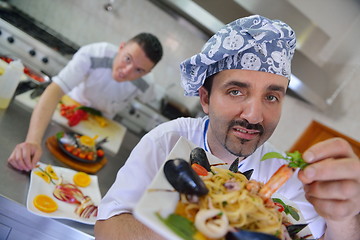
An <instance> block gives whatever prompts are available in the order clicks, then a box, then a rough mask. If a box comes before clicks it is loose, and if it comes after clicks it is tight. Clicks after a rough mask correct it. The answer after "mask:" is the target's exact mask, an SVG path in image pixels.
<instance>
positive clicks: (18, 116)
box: [0, 101, 139, 239]
mask: <svg viewBox="0 0 360 240" xmlns="http://www.w3.org/2000/svg"><path fill="white" fill-rule="evenodd" d="M30 117H31V110H29V108H27V107H24V106H23V105H21V104H20V103H17V102H15V101H12V102H11V103H10V105H9V107H8V108H7V109H5V110H0V133H1V137H0V157H1V166H0V182H1V184H0V195H1V196H2V197H5V198H3V199H8V200H11V201H14V203H18V204H15V206H25V207H26V198H27V193H28V188H29V183H30V174H29V173H26V172H20V171H17V170H15V169H13V168H12V167H11V166H10V165H9V164H8V163H7V159H8V157H9V155H10V154H11V152H12V150H13V148H14V147H15V146H16V144H18V143H20V142H22V141H23V140H24V139H25V137H26V133H27V129H28V124H29V122H30ZM63 130H66V129H65V128H64V127H62V126H60V125H59V124H56V123H54V122H52V123H51V124H50V125H49V127H48V128H47V130H46V133H45V136H44V139H47V138H48V137H50V136H53V135H54V134H56V133H57V132H59V131H63ZM138 141H139V136H137V135H134V134H133V133H132V132H131V131H127V132H126V135H125V137H124V141H123V143H122V145H121V146H120V150H119V151H118V153H117V154H116V155H114V154H111V153H109V152H107V151H105V154H106V156H107V159H108V163H107V164H106V165H105V166H104V167H103V168H102V169H101V170H100V171H99V172H97V174H96V175H97V176H98V181H99V187H100V192H101V195H102V196H104V195H105V193H106V192H107V191H108V189H109V188H110V186H111V185H112V183H113V182H114V180H115V178H116V173H117V171H118V170H119V169H120V168H121V167H122V166H123V165H124V163H125V161H126V159H127V157H128V156H129V154H130V152H131V150H132V149H133V147H134V146H135V145H136V144H137V142H138ZM41 162H43V163H46V164H51V165H53V166H59V167H67V168H69V167H68V166H67V165H65V164H64V163H62V162H60V161H59V160H57V159H56V158H55V157H54V156H53V155H52V154H51V153H50V151H49V150H48V148H47V147H46V146H45V141H43V155H42V158H41ZM11 204H12V203H11ZM25 210H26V209H25ZM3 211H4V210H3V209H1V208H0V239H2V238H1V234H2V233H3V231H2V230H3V223H2V222H1V215H2V214H3ZM28 213H30V212H28ZM31 215H34V214H32V213H31ZM34 217H39V216H37V215H34ZM40 218H42V219H47V218H44V217H40ZM48 220H49V219H48ZM51 221H52V220H51ZM51 221H47V222H51ZM40 222H41V221H39V224H40ZM53 222H56V224H57V223H59V224H60V225H63V226H64V227H71V228H70V229H74V231H77V232H79V231H80V232H82V233H84V239H89V237H90V239H91V238H93V237H92V236H93V235H94V230H93V227H94V226H93V225H87V224H82V223H78V222H75V221H71V220H54V221H53ZM32 227H34V226H32ZM50 229H51V228H50ZM5 239H6V238H5ZM9 239H10V238H9ZM63 239H66V238H63ZM69 239H70V238H69ZM78 239H80V238H78Z"/></svg>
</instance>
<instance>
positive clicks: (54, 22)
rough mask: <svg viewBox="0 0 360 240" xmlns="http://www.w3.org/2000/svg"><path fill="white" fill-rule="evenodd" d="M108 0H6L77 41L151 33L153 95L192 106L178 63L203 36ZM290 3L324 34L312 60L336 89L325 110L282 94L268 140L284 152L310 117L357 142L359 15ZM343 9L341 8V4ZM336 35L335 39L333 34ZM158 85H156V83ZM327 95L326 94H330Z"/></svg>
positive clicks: (139, 3)
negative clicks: (154, 44) (158, 48)
mask: <svg viewBox="0 0 360 240" xmlns="http://www.w3.org/2000/svg"><path fill="white" fill-rule="evenodd" d="M108 1H109V0H101V1H100V0H76V1H73V0H52V1H47V0H32V1H23V0H11V1H10V2H11V3H13V4H15V5H16V6H17V7H19V8H20V9H22V10H23V11H25V12H27V13H29V14H30V15H32V16H33V17H35V18H36V19H38V20H40V21H41V22H44V23H45V24H46V25H48V26H49V27H51V28H53V29H54V30H56V31H58V32H60V33H61V34H63V35H64V36H66V37H68V38H69V39H70V40H72V41H74V42H75V43H77V44H79V45H84V44H87V43H91V42H96V41H109V42H112V43H115V44H118V43H119V42H120V41H125V40H127V39H128V38H130V37H132V36H133V35H135V34H137V33H138V32H142V31H148V32H152V33H154V34H155V35H157V36H158V37H159V38H160V40H161V41H162V43H163V45H164V50H165V54H164V58H163V60H162V61H161V62H160V63H159V65H158V66H157V67H156V68H155V69H154V75H155V78H156V83H157V84H158V86H159V87H158V89H159V93H162V92H166V93H167V94H168V95H169V96H171V98H172V99H174V100H176V101H178V102H181V103H183V104H184V105H186V106H187V107H188V108H189V109H190V110H195V109H197V106H198V105H197V101H198V100H197V98H185V97H183V91H182V89H181V88H180V87H179V86H180V85H179V69H178V65H179V63H180V62H181V61H182V60H184V59H185V58H187V57H189V56H192V55H193V54H194V53H196V52H197V51H198V50H199V49H200V48H201V46H202V45H203V43H204V42H205V40H204V38H203V36H201V35H199V33H198V32H197V31H194V30H192V29H191V27H189V26H187V25H186V23H185V22H182V21H177V20H176V19H174V18H172V17H170V16H169V15H168V14H166V13H165V12H163V11H161V10H160V9H159V8H157V7H156V6H154V5H153V4H152V3H151V2H149V1H146V0H115V1H114V3H113V7H114V9H113V11H111V12H107V11H105V10H104V4H106V3H108ZM329 1H330V2H331V4H326V5H324V4H323V2H324V1H322V3H321V1H320V0H317V1H291V2H293V4H294V5H297V7H298V8H299V9H301V10H302V11H303V12H304V13H306V15H307V16H308V17H309V18H310V19H312V20H314V21H315V22H319V21H320V22H322V25H321V27H322V29H323V30H324V31H325V32H327V33H328V35H329V36H330V37H332V36H338V37H336V38H335V37H333V38H331V39H330V41H329V43H328V44H327V45H326V46H324V48H323V49H322V51H319V52H318V53H317V55H316V56H314V58H315V59H317V60H318V63H319V64H321V65H323V66H325V67H327V68H329V69H333V74H334V75H335V76H336V79H337V81H338V82H339V90H340V91H339V93H338V95H336V94H337V93H335V92H334V96H336V97H335V98H334V99H333V103H332V104H331V105H330V106H329V107H328V109H326V110H325V111H322V112H321V111H319V110H318V109H316V108H314V107H312V106H310V105H308V104H307V103H305V102H303V101H300V100H298V99H296V98H292V97H290V96H289V97H287V99H286V101H285V103H284V110H283V115H282V118H281V120H280V124H279V126H278V128H277V130H276V131H275V133H274V135H273V136H272V138H271V139H270V141H271V142H272V143H273V144H274V145H275V146H276V147H277V148H279V149H280V150H286V149H288V148H290V146H291V145H292V144H293V143H294V141H295V140H296V139H297V138H298V137H299V136H300V135H301V133H302V132H303V131H304V129H305V128H306V127H307V125H308V124H309V123H310V122H311V121H312V120H313V119H315V120H318V121H319V122H321V123H323V124H325V125H327V126H329V127H331V128H334V129H335V130H337V131H340V132H342V133H344V134H346V135H348V136H350V137H352V138H354V139H356V140H358V141H360V123H359V119H360V107H359V103H360V94H359V90H360V80H359V77H358V76H360V47H359V46H358V45H356V42H357V41H358V39H359V38H360V31H359V30H358V27H357V26H359V25H360V15H359V11H358V9H356V8H354V7H353V6H352V5H349V4H345V3H346V2H349V1H345V2H344V1H338V0H329ZM346 7H347V8H348V9H344V8H346ZM338 9H342V10H344V11H345V10H349V11H350V13H351V14H344V12H342V14H344V15H343V17H341V18H340V19H342V21H341V22H338V21H337V22H327V21H329V19H330V20H331V19H332V18H331V16H332V14H334V12H335V13H336V14H338V13H339V12H338V11H337V10H338ZM339 36H340V37H339ZM160 86H162V87H160ZM330 97H331V96H329V98H330Z"/></svg>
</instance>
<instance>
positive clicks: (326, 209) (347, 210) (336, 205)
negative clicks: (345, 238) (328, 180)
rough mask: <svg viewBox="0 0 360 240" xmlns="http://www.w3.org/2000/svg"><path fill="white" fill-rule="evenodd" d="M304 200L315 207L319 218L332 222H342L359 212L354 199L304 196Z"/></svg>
mask: <svg viewBox="0 0 360 240" xmlns="http://www.w3.org/2000/svg"><path fill="white" fill-rule="evenodd" d="M306 199H307V200H308V201H309V202H310V203H311V204H312V205H313V206H314V207H315V209H316V212H317V213H318V214H319V215H320V216H322V217H324V218H326V219H331V220H334V221H339V220H341V221H343V220H344V219H346V218H347V219H348V218H349V217H352V216H356V215H357V214H358V213H359V211H360V209H359V208H356V206H359V204H358V203H357V202H356V199H347V200H335V199H321V198H315V197H311V196H306Z"/></svg>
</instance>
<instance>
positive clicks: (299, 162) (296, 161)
mask: <svg viewBox="0 0 360 240" xmlns="http://www.w3.org/2000/svg"><path fill="white" fill-rule="evenodd" d="M271 158H279V159H284V160H286V161H288V162H289V163H288V166H289V167H291V168H300V169H304V168H305V167H307V166H308V165H309V163H307V162H305V160H304V159H303V158H302V155H301V153H300V152H299V151H295V152H293V153H291V152H286V156H283V155H282V154H280V153H278V152H269V153H266V154H265V155H264V156H263V157H262V158H261V161H264V160H267V159H271Z"/></svg>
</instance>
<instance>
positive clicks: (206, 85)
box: [95, 15, 360, 240]
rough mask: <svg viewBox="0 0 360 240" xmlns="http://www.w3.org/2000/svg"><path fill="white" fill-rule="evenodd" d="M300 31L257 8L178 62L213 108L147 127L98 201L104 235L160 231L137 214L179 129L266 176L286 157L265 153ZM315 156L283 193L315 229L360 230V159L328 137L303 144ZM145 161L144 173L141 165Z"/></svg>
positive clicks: (327, 232)
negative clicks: (197, 115) (269, 157)
mask: <svg viewBox="0 0 360 240" xmlns="http://www.w3.org/2000/svg"><path fill="white" fill-rule="evenodd" d="M295 46H296V37H295V33H294V31H293V30H292V29H291V28H290V27H289V26H288V25H287V24H286V23H284V22H282V21H279V20H270V19H267V18H265V17H262V16H259V15H254V16H249V17H245V18H241V19H238V20H236V21H233V22H231V23H229V24H227V25H225V26H224V27H223V28H221V29H220V30H219V31H218V32H217V33H216V34H215V35H214V36H213V37H211V38H210V39H209V41H208V42H206V44H205V45H204V47H203V49H202V51H201V52H200V53H199V54H196V55H194V56H192V57H191V58H189V59H187V60H185V61H184V62H182V63H181V64H180V71H181V83H182V86H183V88H184V89H185V95H186V96H199V100H200V103H201V106H202V109H203V111H204V113H205V114H206V116H205V117H202V118H179V119H176V120H173V121H170V122H167V123H164V124H162V125H160V126H158V127H157V128H155V129H153V130H152V131H151V132H149V133H148V134H147V135H145V136H144V137H143V138H142V139H141V141H140V142H139V144H138V145H137V146H136V147H135V148H134V150H133V151H132V153H131V155H130V157H129V159H128V160H127V161H126V164H125V165H124V167H122V168H121V169H120V170H119V172H118V175H117V178H116V181H115V182H114V184H113V185H112V187H111V188H110V189H109V191H108V192H107V194H106V195H105V197H104V198H103V200H102V202H101V204H100V206H99V214H98V221H97V223H96V225H95V235H96V238H97V239H145V238H146V239H161V236H158V235H157V234H156V233H154V232H152V230H150V229H148V228H147V227H146V226H144V225H142V223H140V222H139V221H137V220H136V218H135V217H134V216H133V215H132V212H133V209H134V207H135V206H136V203H137V202H138V201H139V199H140V197H141V196H142V195H143V194H144V192H145V191H146V188H147V187H148V185H149V183H150V182H151V181H152V180H153V178H154V176H155V175H156V173H157V172H158V170H159V169H160V167H161V166H162V164H163V163H164V161H165V160H166V157H167V156H168V154H169V153H170V151H171V150H172V148H173V147H174V145H175V143H176V142H177V141H178V140H179V138H180V137H185V138H187V139H188V140H189V141H191V142H193V143H194V144H195V145H197V146H200V147H202V148H203V149H205V150H206V151H208V152H209V153H211V154H213V155H215V156H216V157H218V158H220V159H222V160H223V161H224V162H226V163H229V164H230V163H232V162H233V161H234V160H235V159H236V158H239V160H240V161H239V166H238V169H239V171H241V172H245V171H246V170H249V169H254V172H253V174H252V177H251V179H254V180H257V181H260V182H267V181H268V180H269V178H270V177H271V176H272V174H273V173H274V172H275V171H276V170H277V169H278V168H279V167H280V166H281V165H283V164H284V163H285V162H284V161H282V160H281V159H273V160H270V161H260V159H261V157H262V156H263V155H264V154H266V153H268V152H272V151H277V150H276V149H274V147H273V146H271V145H270V143H268V142H267V140H268V139H269V138H270V136H271V135H272V133H273V131H274V130H275V128H276V126H277V124H278V122H279V119H280V115H281V109H282V104H283V102H284V98H285V94H286V90H287V87H288V84H289V81H290V76H291V60H292V57H293V55H294V52H295ZM303 158H304V159H305V161H307V162H308V163H310V165H309V166H308V167H306V168H305V169H304V170H301V171H299V172H298V174H294V175H293V176H292V177H291V178H290V179H289V180H288V181H287V183H286V184H285V185H283V186H282V187H281V188H280V189H279V190H278V191H277V194H280V195H281V196H284V197H285V198H287V199H288V200H290V201H292V202H294V203H295V204H296V205H297V206H298V207H299V210H300V211H301V213H302V215H303V217H304V218H305V221H306V222H307V223H308V226H309V228H310V230H311V232H312V234H313V237H314V238H320V239H327V240H329V239H348V240H350V239H351V240H354V239H360V234H359V231H358V230H357V229H358V228H359V226H360V220H359V212H360V174H359V173H360V161H359V158H358V157H357V156H356V155H355V153H354V152H353V150H352V148H351V147H350V145H349V143H347V142H346V141H345V140H343V139H339V138H336V139H330V140H327V141H324V142H321V143H319V144H316V145H314V146H312V147H311V148H309V149H308V150H307V151H305V152H304V153H303ZM139 166H141V167H140V169H141V170H140V172H139Z"/></svg>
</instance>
